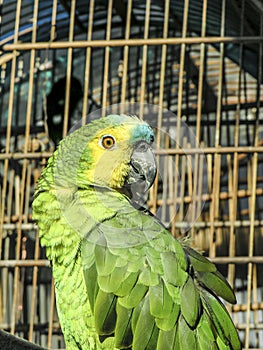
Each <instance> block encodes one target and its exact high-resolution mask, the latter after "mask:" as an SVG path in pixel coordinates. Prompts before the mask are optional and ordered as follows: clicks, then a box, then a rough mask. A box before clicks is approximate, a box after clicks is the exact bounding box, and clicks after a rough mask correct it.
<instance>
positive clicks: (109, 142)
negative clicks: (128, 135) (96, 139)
mask: <svg viewBox="0 0 263 350" xmlns="http://www.w3.org/2000/svg"><path fill="white" fill-rule="evenodd" d="M100 144H101V146H102V147H103V148H105V149H111V148H113V146H114V145H115V144H116V140H115V138H114V137H113V136H111V135H104V136H103V137H102V138H101V139H100Z"/></svg>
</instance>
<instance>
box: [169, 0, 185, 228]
mask: <svg viewBox="0 0 263 350" xmlns="http://www.w3.org/2000/svg"><path fill="white" fill-rule="evenodd" d="M188 12H189V0H185V1H184V14H183V25H182V38H186V35H187V22H188ZM185 51H186V44H185V43H182V45H181V51H180V66H179V80H178V96H177V122H176V130H177V136H176V146H175V147H176V149H179V148H180V138H181V119H182V109H183V88H184V75H185ZM183 159H184V156H183ZM179 161H180V156H179V154H176V155H175V164H174V172H175V173H176V171H177V169H179ZM174 181H175V182H174V194H173V203H174V205H173V210H174V213H175V212H176V206H177V197H178V184H177V179H176V177H175V179H174ZM181 206H182V207H183V202H181V203H180V208H181ZM171 231H172V235H175V216H174V218H173V221H172V230H171Z"/></svg>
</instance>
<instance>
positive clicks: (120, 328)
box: [114, 303, 133, 349]
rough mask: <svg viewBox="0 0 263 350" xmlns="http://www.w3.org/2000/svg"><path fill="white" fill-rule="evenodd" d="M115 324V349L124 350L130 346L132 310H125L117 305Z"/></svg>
mask: <svg viewBox="0 0 263 350" xmlns="http://www.w3.org/2000/svg"><path fill="white" fill-rule="evenodd" d="M116 311H117V323H116V328H115V334H114V335H115V347H116V348H118V349H125V348H128V347H130V346H131V345H132V339H133V334H132V329H131V320H132V315H133V309H126V308H125V307H123V306H122V305H120V304H119V303H117V305H116Z"/></svg>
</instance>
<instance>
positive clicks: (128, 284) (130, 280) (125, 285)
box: [115, 272, 138, 297]
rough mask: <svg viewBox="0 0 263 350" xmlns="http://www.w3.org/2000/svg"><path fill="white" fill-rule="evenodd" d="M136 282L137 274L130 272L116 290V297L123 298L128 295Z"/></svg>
mask: <svg viewBox="0 0 263 350" xmlns="http://www.w3.org/2000/svg"><path fill="white" fill-rule="evenodd" d="M137 280H138V272H131V273H130V274H129V275H128V277H126V278H125V279H124V280H123V281H122V283H121V284H120V286H119V287H118V289H117V290H116V292H115V293H116V295H118V296H119V297H124V296H126V295H128V294H129V293H130V292H131V290H132V288H133V287H134V286H135V283H136V282H137Z"/></svg>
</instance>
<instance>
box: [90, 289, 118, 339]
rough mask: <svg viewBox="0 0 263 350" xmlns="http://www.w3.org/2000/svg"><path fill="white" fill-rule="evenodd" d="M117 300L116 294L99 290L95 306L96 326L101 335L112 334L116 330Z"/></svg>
mask: <svg viewBox="0 0 263 350" xmlns="http://www.w3.org/2000/svg"><path fill="white" fill-rule="evenodd" d="M116 301H117V298H116V296H115V295H114V294H110V293H105V292H103V291H102V290H99V292H98V295H97V298H96V302H95V307H94V319H95V328H96V331H97V332H98V334H99V335H110V334H112V333H113V332H114V329H115V324H116V317H117V315H116Z"/></svg>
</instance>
